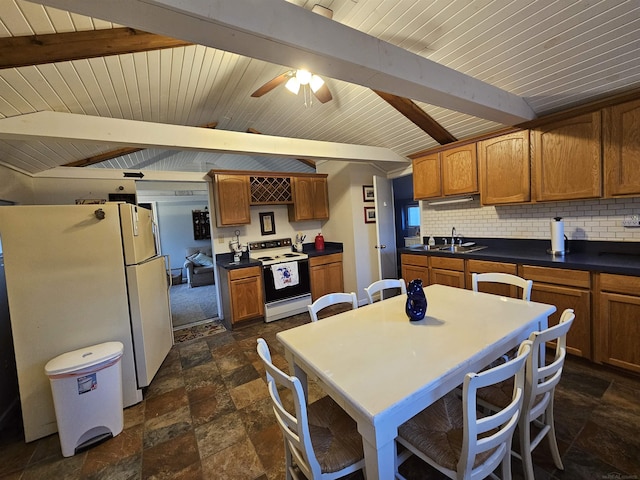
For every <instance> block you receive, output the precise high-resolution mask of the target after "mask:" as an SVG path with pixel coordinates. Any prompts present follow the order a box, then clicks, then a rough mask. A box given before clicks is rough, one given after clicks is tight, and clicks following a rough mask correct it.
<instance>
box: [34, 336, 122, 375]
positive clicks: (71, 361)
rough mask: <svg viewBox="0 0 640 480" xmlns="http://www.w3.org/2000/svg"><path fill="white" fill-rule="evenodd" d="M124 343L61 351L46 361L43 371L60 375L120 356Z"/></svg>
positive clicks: (106, 343)
mask: <svg viewBox="0 0 640 480" xmlns="http://www.w3.org/2000/svg"><path fill="white" fill-rule="evenodd" d="M123 351H124V345H123V344H122V343H121V342H105V343H100V344H98V345H93V346H91V347H85V348H81V349H79V350H74V351H73V352H67V353H63V354H62V355H59V356H57V357H55V358H53V359H51V360H49V361H48V362H47V364H46V365H45V367H44V371H45V372H46V373H47V375H49V376H51V375H60V374H63V373H72V372H75V371H77V370H83V369H86V368H89V367H93V366H97V365H100V364H101V363H105V362H109V361H112V360H115V359H117V358H119V357H121V356H122V352H123Z"/></svg>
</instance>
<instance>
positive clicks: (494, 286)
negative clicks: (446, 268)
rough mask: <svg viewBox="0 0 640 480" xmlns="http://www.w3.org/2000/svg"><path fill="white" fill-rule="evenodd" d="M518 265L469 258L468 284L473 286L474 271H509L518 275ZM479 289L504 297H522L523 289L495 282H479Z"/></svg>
mask: <svg viewBox="0 0 640 480" xmlns="http://www.w3.org/2000/svg"><path fill="white" fill-rule="evenodd" d="M517 272H518V266H517V265H516V264H515V263H501V262H490V261H487V260H467V268H466V275H465V277H466V278H465V280H466V285H467V288H468V289H471V288H473V283H472V281H471V274H472V273H509V274H511V275H517V274H518V273H517ZM478 291H480V292H485V293H492V294H494V295H502V296H503V297H512V298H522V290H521V289H519V288H517V287H514V286H513V285H505V284H502V283H493V282H478Z"/></svg>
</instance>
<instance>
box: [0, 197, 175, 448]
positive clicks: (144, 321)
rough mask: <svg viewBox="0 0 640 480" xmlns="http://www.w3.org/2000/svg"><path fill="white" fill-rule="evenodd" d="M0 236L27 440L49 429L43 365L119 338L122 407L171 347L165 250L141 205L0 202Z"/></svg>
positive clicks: (51, 417) (52, 424) (52, 426)
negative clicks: (158, 244)
mask: <svg viewBox="0 0 640 480" xmlns="http://www.w3.org/2000/svg"><path fill="white" fill-rule="evenodd" d="M0 237H1V238H2V245H3V250H4V260H5V274H6V283H7V295H8V299H9V311H10V317H11V327H12V332H13V341H14V348H15V355H16V367H17V371H18V385H19V391H20V402H21V404H22V416H23V424H24V431H25V440H26V441H27V442H29V441H32V440H36V439H38V438H41V437H44V436H46V435H50V434H51V433H54V432H56V431H57V426H56V419H55V411H54V407H53V399H52V395H51V388H50V385H49V379H48V378H47V376H46V375H45V373H44V366H45V364H46V363H47V362H48V361H49V360H51V359H52V358H54V357H56V356H58V355H60V354H62V353H65V352H68V351H71V350H76V349H79V348H83V347H87V346H91V345H95V344H98V343H102V342H107V341H120V342H122V343H123V344H124V355H123V357H122V382H123V401H124V405H125V407H127V406H130V405H134V404H136V403H138V402H140V401H141V400H142V388H143V387H146V386H148V385H149V383H150V382H151V380H152V379H153V376H154V375H155V374H156V372H157V371H158V369H159V367H160V365H161V363H162V362H163V360H164V359H165V357H166V355H167V353H168V352H169V350H170V349H171V346H172V345H173V329H172V325H171V310H170V304H169V282H168V276H167V266H166V262H165V257H162V256H158V255H157V254H156V248H155V239H154V228H153V224H152V216H151V212H150V211H148V210H146V209H144V208H140V207H136V206H134V205H130V204H125V203H106V204H102V205H61V206H59V205H50V206H49V205H45V206H41V205H38V206H8V207H0Z"/></svg>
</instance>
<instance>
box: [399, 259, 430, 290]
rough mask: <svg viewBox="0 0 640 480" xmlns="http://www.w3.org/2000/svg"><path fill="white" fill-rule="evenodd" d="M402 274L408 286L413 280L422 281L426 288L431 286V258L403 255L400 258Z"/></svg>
mask: <svg viewBox="0 0 640 480" xmlns="http://www.w3.org/2000/svg"><path fill="white" fill-rule="evenodd" d="M400 264H401V272H402V273H401V274H402V278H403V280H404V281H405V282H406V283H407V284H408V283H409V282H410V281H411V280H416V279H420V280H422V285H424V286H425V287H426V286H427V285H429V257H428V256H426V255H411V254H409V253H403V254H402V256H401V258H400Z"/></svg>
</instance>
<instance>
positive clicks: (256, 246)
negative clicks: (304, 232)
mask: <svg viewBox="0 0 640 480" xmlns="http://www.w3.org/2000/svg"><path fill="white" fill-rule="evenodd" d="M291 245H293V244H292V243H291V238H281V239H278V240H269V241H268V242H249V249H250V250H253V251H255V250H267V249H270V248H283V247H284V248H287V247H291Z"/></svg>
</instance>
